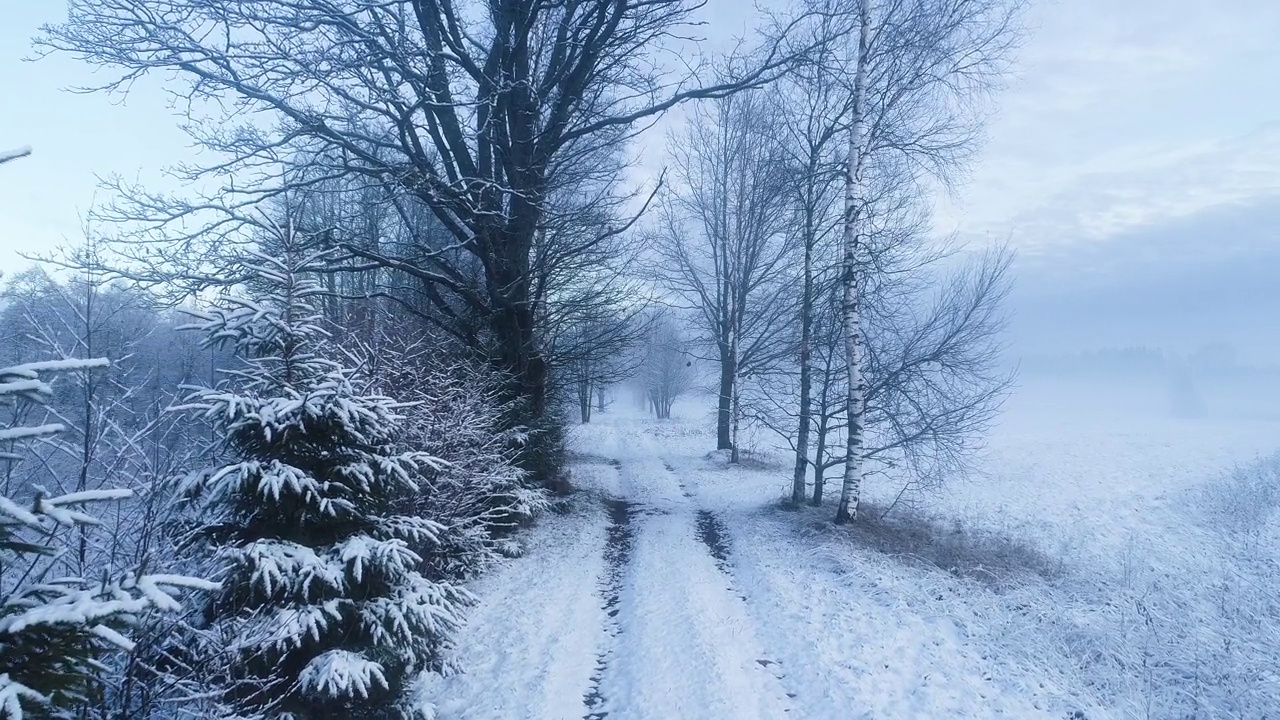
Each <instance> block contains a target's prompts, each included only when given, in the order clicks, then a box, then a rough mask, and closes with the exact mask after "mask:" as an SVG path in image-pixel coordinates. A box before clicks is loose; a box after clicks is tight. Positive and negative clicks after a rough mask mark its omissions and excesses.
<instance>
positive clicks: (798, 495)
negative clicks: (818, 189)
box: [791, 204, 822, 505]
mask: <svg viewBox="0 0 1280 720" xmlns="http://www.w3.org/2000/svg"><path fill="white" fill-rule="evenodd" d="M804 231H805V237H804V286H803V288H802V290H801V297H800V420H799V427H798V428H797V430H796V465H795V469H794V470H793V471H792V475H791V504H792V505H799V504H801V503H803V502H804V491H805V487H804V479H805V473H806V472H807V471H808V469H809V425H810V422H811V420H810V414H811V412H812V405H813V398H812V394H813V374H812V372H811V370H810V368H809V354H810V352H811V350H810V347H809V346H810V344H811V335H812V334H813V245H814V237H813V207H812V204H811V205H810V207H807V208H805V228H804ZM821 461H822V458H821V457H819V458H818V462H821Z"/></svg>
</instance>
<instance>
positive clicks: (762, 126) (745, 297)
mask: <svg viewBox="0 0 1280 720" xmlns="http://www.w3.org/2000/svg"><path fill="white" fill-rule="evenodd" d="M771 111H772V108H771V107H770V105H769V104H768V103H766V101H765V98H764V96H763V95H762V94H761V93H759V92H750V93H741V94H738V95H735V96H733V97H729V98H723V99H720V100H716V101H713V102H711V103H708V104H707V105H706V106H704V107H699V108H697V109H695V110H694V111H693V113H692V114H691V118H690V120H689V123H688V127H687V129H686V130H685V131H684V132H682V133H680V134H676V135H674V136H673V137H672V138H671V145H672V156H673V161H674V167H675V172H674V174H675V176H676V181H675V183H673V187H672V189H671V191H670V192H669V193H668V195H667V196H666V197H665V198H664V199H663V202H662V205H661V209H660V225H659V228H658V230H657V232H656V234H655V247H656V249H657V252H658V255H659V256H660V258H661V261H662V265H661V267H660V268H659V270H658V273H657V274H658V277H659V278H660V281H661V282H662V283H663V284H664V285H665V287H666V288H667V289H668V290H669V291H670V292H671V293H672V294H673V295H674V297H675V302H676V303H677V304H678V305H679V306H681V308H682V309H684V310H687V311H688V312H690V313H691V314H692V316H693V317H694V318H696V322H697V325H698V328H699V330H700V332H701V335H702V337H701V338H700V339H701V341H702V344H704V345H705V346H708V347H709V348H711V350H712V351H713V353H714V357H715V359H716V361H717V362H718V364H719V370H720V372H719V393H718V407H717V414H716V446H717V448H719V449H733V450H734V451H735V457H736V450H737V448H736V444H735V440H736V438H735V435H736V433H735V431H736V427H737V420H738V417H739V400H740V391H741V387H740V386H741V382H742V380H743V379H744V378H747V377H750V376H752V375H753V374H760V373H762V372H764V371H765V370H766V369H768V368H769V367H770V366H772V365H773V364H774V363H775V362H776V361H777V360H778V359H779V358H781V357H783V356H784V355H785V354H786V353H787V351H788V349H789V345H788V335H787V333H786V332H785V330H786V323H787V322H788V321H789V320H790V319H791V312H790V311H791V307H790V305H789V304H788V303H787V302H786V301H785V298H786V297H787V294H786V293H784V292H782V288H783V286H784V285H785V281H786V279H787V278H788V277H789V276H790V267H789V259H790V257H791V254H792V249H793V243H792V242H791V237H790V236H789V235H788V234H787V233H786V229H787V222H786V201H787V197H786V194H787V179H786V177H785V173H784V172H782V170H783V159H782V156H781V152H780V148H779V145H778V143H777V142H776V141H775V139H774V133H775V130H776V124H775V123H774V122H773V120H774V118H773V117H772V116H771Z"/></svg>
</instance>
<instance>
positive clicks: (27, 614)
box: [0, 359, 216, 720]
mask: <svg viewBox="0 0 1280 720" xmlns="http://www.w3.org/2000/svg"><path fill="white" fill-rule="evenodd" d="M106 365H107V361H106V360H104V359H93V360H76V359H68V360H54V361H46V362H35V363H28V364H25V365H18V366H14V367H8V368H0V408H4V409H7V410H9V411H11V412H10V413H8V414H9V417H8V418H7V420H8V422H6V423H5V427H3V428H0V463H6V464H12V463H15V462H18V461H20V460H21V459H22V456H21V454H20V453H19V452H17V451H18V450H19V449H20V443H22V442H25V441H30V440H34V439H38V438H45V437H49V436H51V435H56V434H57V433H59V432H62V431H63V427H62V426H61V425H58V424H42V425H35V426H31V425H24V424H21V423H20V422H18V418H21V417H23V416H24V414H25V411H27V410H30V409H31V408H32V407H33V406H39V405H42V404H44V403H45V402H47V401H48V399H49V398H50V397H51V396H52V393H53V391H52V388H51V387H50V385H49V384H48V383H47V382H45V381H44V380H43V379H42V378H41V377H40V373H54V372H71V371H84V370H93V369H96V368H101V367H105V366H106ZM34 490H35V493H34V495H35V497H34V498H32V499H31V500H30V501H26V502H21V503H20V502H17V501H15V500H13V499H11V498H9V497H6V496H4V495H0V718H3V719H5V720H9V719H13V720H21V718H24V717H25V718H46V717H63V716H64V715H65V714H66V713H68V712H71V711H72V710H74V709H75V708H78V707H83V706H85V705H87V704H88V703H89V702H90V696H91V694H92V693H93V692H94V691H95V689H96V688H97V687H98V685H99V677H98V676H99V674H100V672H101V670H102V667H103V666H102V663H101V659H102V657H103V655H104V654H105V653H107V652H108V651H112V650H124V651H129V650H131V649H132V647H133V643H132V642H131V641H130V640H129V639H128V638H127V637H125V635H124V634H122V632H121V631H123V630H125V629H126V626H128V625H129V624H131V623H132V621H133V619H134V618H135V616H136V615H138V614H139V613H141V612H143V611H145V610H147V609H149V608H155V609H158V610H161V611H176V610H178V609H180V605H179V603H178V601H177V599H176V598H175V597H174V589H175V588H178V589H181V588H190V587H195V588H201V589H205V590H212V589H214V588H215V587H216V586H215V585H214V584H213V583H209V582H205V581H200V580H195V579H193V578H187V577H181V576H176V575H142V576H138V575H126V576H125V577H120V578H111V577H103V578H98V579H97V580H96V581H92V580H88V579H85V578H82V577H74V576H72V577H66V576H63V573H64V572H66V566H65V565H64V564H63V563H61V562H60V560H61V556H62V554H63V552H64V549H65V544H66V542H67V541H68V539H69V538H70V537H71V535H70V534H69V533H67V532H66V531H68V530H70V529H74V528H79V527H84V526H90V525H96V524H97V523H98V521H97V519H96V518H94V517H93V516H92V515H90V514H88V513H86V512H84V511H83V509H82V508H83V507H84V506H86V505H89V504H92V503H102V502H112V501H117V500H122V499H124V498H127V497H129V495H130V492H129V491H128V490H111V489H105V490H91V491H83V492H73V493H67V494H63V495H57V496H50V495H49V494H48V493H47V492H45V491H44V490H42V489H41V488H35V489H34Z"/></svg>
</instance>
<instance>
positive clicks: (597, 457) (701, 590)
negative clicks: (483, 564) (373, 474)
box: [432, 381, 1280, 720]
mask: <svg viewBox="0 0 1280 720" xmlns="http://www.w3.org/2000/svg"><path fill="white" fill-rule="evenodd" d="M1036 382H1037V383H1038V384H1036V385H1034V386H1024V388H1023V390H1022V391H1020V393H1019V394H1018V395H1016V396H1015V397H1014V398H1013V399H1012V400H1011V401H1010V403H1009V406H1008V408H1007V411H1006V413H1005V415H1004V417H1003V419H1002V421H1001V424H1000V425H999V427H998V428H996V430H995V432H994V433H993V435H992V437H991V439H990V444H989V448H988V450H987V451H986V452H985V454H984V455H983V457H982V459H981V461H980V463H979V465H980V472H979V473H978V474H977V475H976V476H975V477H972V478H970V479H968V480H967V481H965V482H956V483H953V484H952V485H951V486H949V487H948V488H947V489H945V490H944V491H942V492H941V493H938V494H934V495H931V496H929V497H912V498H910V500H911V502H910V503H909V504H907V505H905V506H904V505H902V504H900V505H899V506H898V507H896V508H895V509H894V511H893V512H892V513H890V514H889V515H888V516H886V517H884V518H880V517H879V516H878V514H877V513H876V509H877V508H883V507H884V506H885V503H886V502H887V501H889V500H891V499H892V497H893V496H894V495H895V494H896V490H897V488H896V487H892V486H891V485H889V484H888V483H886V482H881V481H877V482H873V483H872V484H871V486H870V487H869V488H868V496H869V502H868V503H867V505H866V506H865V507H866V509H867V510H869V511H870V512H868V513H867V519H866V520H865V521H864V522H863V523H861V524H860V525H859V526H858V527H856V528H853V529H849V528H835V527H833V526H832V525H831V524H830V522H829V520H830V516H831V514H832V512H833V508H832V507H824V508H821V509H806V510H803V511H799V512H794V511H785V510H783V509H782V508H781V502H780V501H781V499H782V497H783V496H784V494H785V493H786V492H787V488H788V484H789V475H790V472H789V464H788V461H787V458H785V456H783V455H781V454H778V453H777V452H776V451H772V450H770V449H769V446H770V444H771V442H770V441H769V440H768V438H766V437H763V436H761V437H758V438H756V439H754V440H753V441H752V444H753V445H754V446H755V449H756V452H754V453H752V454H751V455H750V457H749V458H748V462H746V463H744V465H743V466H742V467H737V468H729V467H727V466H726V465H725V462H724V458H723V457H722V456H721V455H718V454H712V453H708V452H707V451H708V449H709V448H710V447H711V446H712V445H713V437H712V435H711V433H710V430H711V426H710V418H709V414H708V412H707V407H708V406H707V405H706V404H705V403H704V402H702V401H701V400H698V401H689V402H686V403H685V404H683V405H681V406H678V407H677V409H676V413H675V416H676V417H675V418H674V419H672V420H671V421H666V422H657V421H654V420H651V419H649V418H647V417H643V416H641V415H639V414H638V413H637V412H634V411H632V410H631V409H630V408H629V407H628V403H627V402H626V398H621V399H620V400H619V401H618V402H617V403H615V406H614V408H613V409H612V410H611V411H610V412H608V413H605V414H602V415H599V416H598V417H597V419H596V421H595V422H594V423H593V424H592V425H590V426H586V427H581V428H579V429H577V430H576V431H575V434H574V437H573V445H574V449H575V451H576V452H577V454H578V458H577V461H576V463H575V465H574V482H575V484H576V485H577V486H578V487H579V488H581V489H582V492H580V493H577V494H576V495H575V496H574V497H573V498H572V499H571V500H569V501H567V502H565V503H563V504H562V506H561V507H560V509H559V512H556V513H549V514H547V515H546V516H544V517H543V519H542V520H541V521H540V522H539V524H538V525H537V526H536V527H535V528H533V529H532V530H531V531H530V532H529V533H527V535H526V541H527V545H528V552H527V553H526V555H525V556H524V557H523V558H520V559H516V560H513V561H511V562H510V563H509V564H508V565H507V566H505V567H503V568H501V569H498V570H497V571H495V572H493V573H491V574H490V575H488V576H486V577H485V578H483V579H482V580H481V581H480V582H479V583H477V585H476V586H475V588H474V590H475V591H476V593H477V594H478V595H479V596H480V598H481V600H480V604H479V605H478V606H477V607H476V608H475V610H474V612H473V614H472V616H471V619H470V622H469V624H468V626H467V628H466V629H465V630H464V631H463V633H462V634H461V636H460V637H459V643H458V647H459V650H458V652H457V653H456V657H455V661H456V664H457V666H458V672H457V673H456V674H454V675H452V676H450V677H447V678H443V679H440V680H437V681H436V685H437V686H436V687H434V688H432V690H433V692H434V694H435V696H436V697H437V698H438V702H437V705H438V711H439V716H440V718H444V719H462V718H468V719H480V718H493V719H498V718H546V719H548V720H552V719H555V720H558V719H560V718H605V717H608V718H610V720H638V719H644V720H669V719H671V718H716V719H718V718H725V719H728V718H733V719H739V718H741V719H744V720H747V719H752V718H762V719H763V718H785V717H798V718H876V719H881V720H891V719H895V718H944V717H947V718H986V717H1003V718H1073V719H1076V718H1091V719H1092V718H1259V719H1260V718H1267V717H1270V718H1275V717H1277V716H1278V715H1277V712H1278V711H1280V671H1278V667H1280V565H1278V564H1277V563H1278V562H1280V514H1278V513H1277V510H1276V508H1277V506H1278V505H1280V490H1277V487H1278V486H1280V461H1266V460H1262V458H1264V457H1265V456H1267V455H1269V454H1271V453H1273V452H1275V451H1276V450H1277V449H1280V422H1276V421H1275V420H1274V419H1266V418H1259V417H1257V416H1256V415H1249V416H1244V415H1241V416H1239V417H1235V418H1233V417H1231V416H1230V415H1229V414H1226V413H1218V414H1217V415H1214V414H1212V413H1211V414H1210V416H1208V417H1206V418H1204V419H1198V420H1182V419H1177V418H1173V417H1172V416H1171V415H1170V413H1168V412H1167V411H1166V410H1165V409H1164V408H1163V406H1162V405H1161V403H1160V402H1159V401H1158V393H1149V392H1147V391H1146V390H1144V389H1142V388H1140V387H1132V386H1130V387H1128V388H1127V389H1120V388H1114V389H1113V390H1114V392H1107V393H1098V392H1096V391H1093V390H1090V389H1087V388H1085V387H1083V386H1079V387H1073V386H1070V385H1066V384H1064V383H1052V384H1051V383H1046V382H1043V381H1036ZM1153 398H1154V400H1153ZM837 495H838V488H829V489H828V498H829V499H830V500H832V501H834V499H835V496H837Z"/></svg>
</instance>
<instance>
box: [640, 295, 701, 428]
mask: <svg viewBox="0 0 1280 720" xmlns="http://www.w3.org/2000/svg"><path fill="white" fill-rule="evenodd" d="M693 380H694V373H693V359H692V356H691V355H690V354H689V349H688V348H687V347H686V346H685V341H684V338H683V337H681V334H680V330H679V329H678V328H677V327H676V326H675V324H674V323H673V322H672V321H671V319H670V318H660V319H658V320H657V321H656V322H655V323H654V324H653V326H652V331H651V333H650V336H649V342H648V345H647V346H646V347H645V354H644V359H643V361H642V362H641V365H640V382H641V384H642V386H643V388H644V391H645V394H646V395H647V396H648V398H649V402H650V404H651V405H652V406H653V412H654V415H655V416H657V418H658V419H659V420H667V419H670V417H671V406H672V405H673V404H675V401H676V399H677V398H679V397H680V396H681V395H684V394H685V393H687V392H689V389H690V388H691V387H692V386H693Z"/></svg>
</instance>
